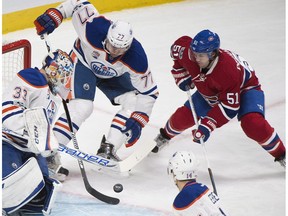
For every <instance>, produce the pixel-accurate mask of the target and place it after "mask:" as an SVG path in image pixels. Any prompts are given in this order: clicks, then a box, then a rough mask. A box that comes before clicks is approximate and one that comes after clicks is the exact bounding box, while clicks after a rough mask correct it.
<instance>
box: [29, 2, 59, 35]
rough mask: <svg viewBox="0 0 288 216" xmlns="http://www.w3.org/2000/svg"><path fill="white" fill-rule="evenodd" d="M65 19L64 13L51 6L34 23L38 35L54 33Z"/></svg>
mask: <svg viewBox="0 0 288 216" xmlns="http://www.w3.org/2000/svg"><path fill="white" fill-rule="evenodd" d="M62 20H63V15H62V14H61V12H60V11H59V10H57V9H56V8H49V9H48V10H46V11H45V13H44V14H42V15H40V16H39V17H38V18H37V19H36V20H35V21H34V25H35V27H36V30H37V34H38V35H43V34H45V33H47V34H50V33H52V32H53V31H54V30H55V29H56V28H57V27H58V26H59V25H60V24H61V23H62Z"/></svg>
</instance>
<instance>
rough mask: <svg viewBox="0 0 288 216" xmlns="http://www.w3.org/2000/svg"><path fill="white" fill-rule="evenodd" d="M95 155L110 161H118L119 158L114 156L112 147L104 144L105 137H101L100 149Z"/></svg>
mask: <svg viewBox="0 0 288 216" xmlns="http://www.w3.org/2000/svg"><path fill="white" fill-rule="evenodd" d="M97 155H99V156H101V157H104V158H107V159H109V160H110V159H111V160H114V161H120V158H119V157H118V156H117V155H116V153H115V149H114V145H113V144H110V143H107V142H106V137H105V135H103V138H102V141H101V145H100V148H99V149H98V151H97Z"/></svg>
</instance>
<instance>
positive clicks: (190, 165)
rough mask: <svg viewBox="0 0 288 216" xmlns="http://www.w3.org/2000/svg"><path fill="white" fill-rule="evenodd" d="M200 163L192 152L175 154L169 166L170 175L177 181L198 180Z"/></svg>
mask: <svg viewBox="0 0 288 216" xmlns="http://www.w3.org/2000/svg"><path fill="white" fill-rule="evenodd" d="M198 165H199V161H198V159H197V158H196V157H195V155H194V154H193V153H192V152H187V151H179V152H176V153H174V154H173V156H172V158H171V159H170V160H169V164H168V174H169V175H170V174H171V175H173V178H174V182H175V183H176V179H177V180H180V181H181V180H190V179H196V177H197V170H198Z"/></svg>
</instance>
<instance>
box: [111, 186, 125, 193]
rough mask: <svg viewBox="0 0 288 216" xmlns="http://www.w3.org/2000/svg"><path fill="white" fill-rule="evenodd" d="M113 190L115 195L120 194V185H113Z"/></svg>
mask: <svg viewBox="0 0 288 216" xmlns="http://www.w3.org/2000/svg"><path fill="white" fill-rule="evenodd" d="M113 190H114V191H115V192H116V193H120V192H121V191H122V190H123V186H122V184H115V185H114V187H113Z"/></svg>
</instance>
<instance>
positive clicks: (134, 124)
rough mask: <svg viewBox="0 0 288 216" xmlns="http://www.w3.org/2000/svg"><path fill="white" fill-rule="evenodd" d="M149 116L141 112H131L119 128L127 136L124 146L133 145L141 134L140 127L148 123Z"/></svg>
mask: <svg viewBox="0 0 288 216" xmlns="http://www.w3.org/2000/svg"><path fill="white" fill-rule="evenodd" d="M148 121H149V116H148V115H147V114H146V113H143V112H133V113H132V114H131V116H130V118H129V119H127V121H126V123H125V126H124V128H123V129H122V130H121V132H122V133H124V134H125V135H126V136H127V137H128V140H127V143H126V147H131V146H132V145H134V144H135V143H136V142H137V140H138V139H139V137H140V136H141V131H142V128H143V127H144V126H145V125H146V124H147V123H148Z"/></svg>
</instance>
